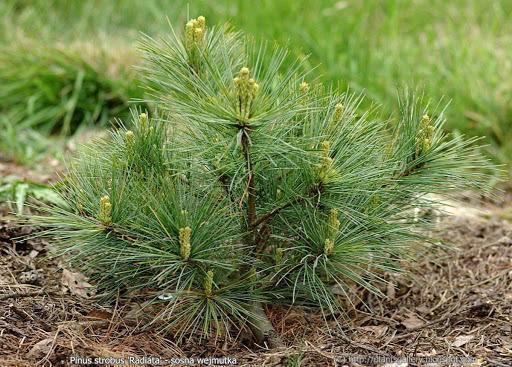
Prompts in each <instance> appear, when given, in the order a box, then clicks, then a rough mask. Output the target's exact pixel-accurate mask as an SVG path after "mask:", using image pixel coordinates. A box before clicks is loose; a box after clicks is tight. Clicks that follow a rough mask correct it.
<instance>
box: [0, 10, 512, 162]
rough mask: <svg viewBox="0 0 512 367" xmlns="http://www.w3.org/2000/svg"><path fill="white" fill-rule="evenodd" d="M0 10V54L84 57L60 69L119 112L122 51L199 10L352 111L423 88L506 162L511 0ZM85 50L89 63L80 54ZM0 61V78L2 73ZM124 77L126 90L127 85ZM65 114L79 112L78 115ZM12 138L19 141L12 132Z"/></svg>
mask: <svg viewBox="0 0 512 367" xmlns="http://www.w3.org/2000/svg"><path fill="white" fill-rule="evenodd" d="M0 12H1V13H2V24H1V36H0V38H1V42H2V47H3V48H6V47H7V48H9V49H10V52H23V53H24V52H26V50H20V43H22V44H23V43H25V42H27V41H28V40H31V39H36V40H37V41H38V42H40V43H44V44H45V45H48V52H51V53H53V52H54V49H53V48H54V47H64V48H65V49H68V48H74V49H75V50H76V48H78V49H81V50H84V49H85V50H89V51H88V52H78V53H75V55H74V57H75V61H74V62H73V61H71V62H70V65H76V64H77V63H78V62H84V61H85V62H89V63H90V64H91V65H92V66H93V67H94V68H95V70H96V72H97V76H96V77H95V78H93V81H92V82H93V83H94V85H97V86H98V88H105V86H104V84H102V81H103V80H104V79H105V78H109V79H110V81H109V83H107V84H108V85H110V87H112V86H113V87H112V88H113V89H114V90H116V91H119V90H120V91H121V98H120V100H121V101H122V103H121V105H123V104H124V103H125V102H124V100H125V98H127V97H133V96H135V97H137V92H136V91H134V90H127V88H126V86H125V84H124V83H125V82H126V80H127V78H126V74H125V73H124V72H119V70H124V68H125V67H128V68H129V66H130V65H133V64H137V63H139V61H138V59H137V58H136V57H135V56H134V55H133V51H131V50H133V48H134V47H133V46H134V43H135V42H136V41H137V40H138V39H139V37H140V34H139V32H144V33H148V34H150V35H154V34H158V33H163V32H165V31H166V29H168V22H167V19H166V17H169V19H173V22H175V23H176V24H182V23H183V21H184V20H185V19H186V18H187V13H188V12H189V13H190V14H191V15H197V14H199V13H201V14H204V15H205V16H206V17H207V18H208V20H209V22H210V24H213V23H222V22H225V21H227V22H230V23H231V24H233V25H234V26H236V28H237V29H240V30H242V31H246V32H248V33H250V34H254V35H256V37H257V38H261V39H276V40H278V41H279V42H281V43H289V44H290V46H291V49H292V50H294V52H295V53H296V54H299V55H302V54H304V55H306V54H307V55H310V57H309V61H308V63H306V64H305V65H306V66H305V67H307V68H311V69H313V68H315V67H316V66H318V67H316V68H315V69H314V71H313V74H314V75H315V76H318V77H319V78H320V79H319V80H320V81H322V82H332V81H335V82H340V83H341V84H342V85H341V87H342V88H343V87H347V86H348V87H350V88H351V89H352V90H355V91H360V90H365V91H366V94H367V95H369V96H370V99H368V100H367V101H366V104H363V105H362V108H365V107H367V105H368V104H369V103H378V104H381V105H383V107H384V114H386V113H387V114H391V113H392V111H394V110H396V105H395V103H396V90H397V87H399V86H404V85H407V86H410V87H414V88H419V89H422V90H424V91H425V94H426V95H427V96H428V97H430V98H432V99H434V100H435V99H438V98H441V97H445V98H446V101H451V106H450V108H449V109H448V111H447V117H448V127H449V128H451V129H455V130H458V131H461V132H463V133H465V134H469V135H485V136H486V139H487V142H488V143H490V147H489V152H490V153H491V154H492V155H493V156H494V157H495V158H496V160H498V161H499V162H502V163H509V162H510V161H511V159H512V146H510V144H507V141H509V140H510V139H511V138H512V129H511V125H512V123H511V119H512V103H511V100H512V80H511V79H510V75H512V2H510V1H507V0H501V1H500V0H497V1H492V2H487V1H479V0H453V1H443V0H387V1H379V0H352V1H351V0H346V1H332V0H331V1H328V0H309V1H272V0H261V1H258V4H257V5H256V4H255V3H254V2H251V1H244V0H219V1H203V0H199V1H165V0H146V1H138V0H119V1H110V0H93V1H79V0H68V1H66V0H34V1H21V0H5V1H3V2H2V3H1V4H0ZM178 20H179V22H178ZM13 48H14V51H13V50H12V49H13ZM91 50H93V51H94V52H93V55H95V56H96V57H93V58H91V57H88V56H90V55H91V52H90V51H91ZM4 55H5V50H4ZM98 55H101V57H100V58H98ZM77 58H78V59H79V60H76V59H77ZM3 59H4V60H2V61H0V72H1V71H2V70H3V71H4V72H5V69H6V68H8V67H9V65H8V63H9V61H8V60H7V64H6V61H5V57H4V58H3ZM81 59H85V60H81ZM91 60H93V61H91ZM98 60H99V61H98ZM98 63H99V64H103V65H107V66H108V67H98ZM6 65H7V66H6ZM85 69H86V70H87V68H85ZM75 70H76V68H73V67H71V68H70V69H69V70H66V71H65V72H66V73H70V75H71V77H70V78H69V80H70V82H69V84H70V85H71V87H69V86H68V89H69V88H71V89H73V86H75V85H76V79H77V76H76V75H77V73H76V71H75ZM2 74H3V72H2ZM19 74H20V75H23V73H22V72H21V70H20V73H19ZM1 77H3V76H2V75H0V78H1ZM131 77H132V79H128V80H130V81H132V80H133V84H134V85H136V84H137V83H136V81H135V80H134V79H135V78H136V76H134V75H132V76H131ZM45 82H46V81H43V83H45ZM48 83H49V84H52V83H53V81H51V80H49V81H48ZM50 86H51V85H50ZM22 87H25V86H22ZM6 88H8V83H7V86H6V83H0V96H4V95H6V94H8V91H7V90H6ZM26 88H28V87H26ZM77 93H78V94H80V93H81V91H79V92H77ZM26 94H27V95H29V94H30V93H29V92H27V93H26ZM71 96H72V93H71ZM69 99H70V98H68V99H65V98H63V99H62V104H64V105H65V106H67V107H68V108H67V109H66V108H63V109H62V108H61V110H63V111H69V105H70V102H69ZM29 100H30V99H29ZM9 101H10V100H9V99H7V102H9ZM7 102H5V103H7ZM13 103H14V102H13ZM16 103H19V102H16ZM98 104H99V105H100V108H104V109H108V108H110V107H111V106H110V105H108V104H106V105H104V104H101V103H100V102H97V101H92V102H90V101H88V103H87V104H83V106H80V108H84V109H86V108H91V109H94V108H97V106H98ZM53 107H54V106H53ZM114 107H115V113H117V112H121V113H122V112H123V111H125V110H124V109H123V108H119V104H115V105H114ZM0 108H1V109H2V110H4V109H5V108H6V106H5V104H3V103H0ZM30 112H32V113H35V112H34V111H28V112H27V113H30ZM72 112H73V113H77V114H79V115H80V116H84V115H85V114H84V113H83V112H82V111H79V108H78V109H75V110H73V111H72ZM63 114H64V117H63V118H62V119H63V121H62V122H64V121H65V118H66V113H65V112H63ZM107 115H108V114H104V116H107ZM3 116H5V114H3ZM2 120H5V118H3V119H2ZM78 120H79V119H78ZM9 122H10V123H11V124H12V119H9ZM89 122H90V121H89ZM100 122H101V121H100ZM2 123H3V124H6V123H7V122H5V121H3V122H2ZM55 123H56V122H55V121H53V122H51V124H52V125H53V124H55ZM45 125H46V126H48V124H45ZM22 126H23V128H24V130H25V125H22ZM11 129H12V126H11ZM2 130H3V129H2ZM11 135H12V133H11ZM22 135H23V136H26V135H27V134H26V132H25V134H17V136H22ZM3 145H5V144H2V147H1V148H2V149H4V147H3ZM18 150H19V149H18ZM14 153H16V152H14ZM18 154H19V152H18Z"/></svg>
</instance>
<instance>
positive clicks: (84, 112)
mask: <svg viewBox="0 0 512 367" xmlns="http://www.w3.org/2000/svg"><path fill="white" fill-rule="evenodd" d="M85 52H86V50H85V49H81V50H75V51H72V50H63V49H62V48H59V47H46V46H42V45H38V44H33V43H28V44H23V43H22V44H16V45H12V46H6V47H2V48H1V50H0V111H1V113H2V120H4V121H6V122H4V123H5V124H9V125H11V126H15V128H16V129H17V130H28V129H37V130H38V132H40V133H44V134H50V133H61V134H63V135H67V134H70V133H72V132H74V131H75V130H76V129H77V128H78V127H79V126H80V125H93V124H100V125H106V124H107V123H108V122H109V120H111V119H112V118H114V117H123V116H124V117H125V116H127V115H128V100H129V98H135V97H140V96H141V91H140V89H138V88H137V87H136V86H135V83H134V80H133V79H134V78H133V77H131V76H130V74H128V73H127V72H125V71H122V70H119V73H120V75H117V76H115V77H114V76H112V75H110V74H109V72H108V69H107V67H108V64H106V63H107V62H108V58H106V57H105V56H104V55H101V54H98V55H95V58H96V59H97V60H96V61H95V64H92V63H91V62H89V61H88V60H87V58H86V56H85V55H84V53H85Z"/></svg>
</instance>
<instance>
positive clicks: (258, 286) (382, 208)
mask: <svg viewBox="0 0 512 367" xmlns="http://www.w3.org/2000/svg"><path fill="white" fill-rule="evenodd" d="M141 51H142V53H143V55H144V57H145V60H146V63H145V67H144V70H142V71H141V72H143V73H144V75H145V76H146V80H147V85H146V88H147V92H148V95H149V96H150V97H149V99H150V101H149V102H150V103H151V104H152V105H154V106H155V109H154V111H152V112H151V115H149V114H148V113H147V112H144V113H140V111H135V110H134V111H133V116H132V121H128V122H125V124H124V125H122V127H121V128H120V129H117V130H115V131H113V132H112V133H111V136H110V137H109V138H107V139H102V140H95V141H93V142H91V143H89V144H88V145H87V146H86V147H84V148H83V149H82V152H81V154H80V155H79V156H78V157H77V158H76V159H74V160H73V162H71V164H70V167H69V174H68V175H67V176H66V177H65V178H64V179H63V180H62V182H61V183H60V184H59V185H58V186H57V187H56V189H57V190H58V192H59V193H60V195H61V196H62V198H63V199H64V200H65V201H66V202H67V206H65V207H64V206H60V207H57V206H52V207H46V208H44V210H43V211H44V213H43V214H42V215H39V216H34V217H32V220H33V222H34V223H37V224H38V225H41V226H43V227H45V228H47V229H46V230H45V231H43V232H42V234H43V235H49V236H51V237H52V238H55V239H56V241H57V243H58V249H59V251H58V252H57V253H58V254H59V255H66V256H68V258H69V259H70V261H71V262H72V263H73V264H74V265H76V266H78V267H80V268H81V269H82V271H84V272H86V273H87V274H89V275H91V276H92V277H94V279H95V282H96V284H97V285H98V288H99V290H100V291H101V293H102V294H104V295H105V296H106V297H110V298H111V299H113V298H115V297H116V296H117V295H118V294H119V292H124V293H125V294H126V293H128V294H142V295H144V296H146V297H147V298H148V299H150V300H151V301H152V302H153V303H154V304H156V305H157V306H158V310H159V313H158V315H157V316H156V317H155V321H154V322H153V323H151V324H150V325H148V326H155V327H156V326H157V325H158V326H160V327H163V328H165V329H166V330H167V331H169V332H172V333H174V335H176V336H177V337H178V338H179V339H181V338H183V337H186V336H191V335H195V336H199V337H211V336H214V335H217V336H218V335H227V336H230V335H231V336H234V335H238V332H239V331H240V329H251V330H252V331H253V333H254V335H255V337H256V339H257V341H258V342H264V341H265V342H267V343H268V344H269V345H277V344H279V343H280V340H279V336H278V335H277V333H276V332H275V331H274V329H273V328H272V325H271V324H270V322H269V321H268V320H267V319H266V316H265V312H264V307H265V305H269V304H286V305H296V306H304V307H318V308H319V309H321V310H322V312H323V313H324V314H325V315H326V316H327V315H331V316H335V317H337V318H338V320H342V318H340V317H339V316H340V315H342V314H343V310H342V307H341V304H342V301H343V297H341V296H340V295H339V293H340V292H341V293H343V292H347V293H348V292H350V289H352V288H353V287H351V285H353V284H356V285H358V286H360V287H363V288H365V289H367V290H369V291H371V292H373V293H375V294H381V291H380V289H379V287H378V283H379V282H380V281H381V280H382V274H383V272H388V271H397V270H398V269H399V268H400V260H401V259H403V258H408V257H410V255H411V254H412V251H411V245H412V244H428V243H432V242H433V239H431V238H429V237H428V235H427V234H428V231H425V230H424V229H425V228H426V227H428V225H429V224H428V222H427V221H426V220H423V219H422V218H417V217H416V218H415V216H414V212H415V209H418V208H432V207H435V206H436V202H435V201H434V200H432V199H431V197H429V199H427V196H426V195H427V194H438V195H439V194H440V195H450V193H454V192H457V191H460V190H465V189H468V188H472V187H478V186H481V185H482V182H483V180H484V179H485V177H484V176H483V175H482V174H481V173H479V172H480V171H479V168H482V167H484V166H485V165H486V164H487V163H486V161H485V160H482V159H481V158H480V156H479V155H478V154H477V153H475V149H474V142H475V140H462V139H461V138H459V137H457V138H452V137H450V136H449V135H447V134H446V133H445V132H444V131H443V128H442V127H443V123H444V117H443V116H444V114H443V111H444V110H443V109H440V108H439V107H438V106H432V105H431V104H429V103H426V102H425V101H424V100H423V98H421V97H417V96H415V95H414V94H413V93H409V92H406V93H403V94H401V95H400V98H399V105H400V109H399V113H398V114H397V115H398V117H397V118H396V119H394V120H393V121H391V122H389V121H387V120H383V119H382V118H378V117H376V116H378V115H377V114H375V113H373V112H372V111H368V112H366V113H361V112H360V111H361V107H360V104H361V101H362V99H363V96H361V95H355V94H352V93H350V92H343V93H340V92H338V91H336V90H333V89H332V88H326V87H323V86H322V85H321V84H320V83H313V82H311V81H310V83H311V84H309V83H308V75H307V74H305V73H303V72H301V70H304V65H303V60H295V61H290V59H291V56H290V55H289V54H288V53H287V52H286V51H285V50H283V49H282V48H280V47H278V46H276V47H269V46H266V45H264V44H263V45H261V44H256V43H254V42H252V41H250V40H249V39H248V38H246V37H244V36H243V35H241V34H239V33H236V32H233V31H231V30H229V29H227V28H226V27H221V28H215V27H211V28H210V27H209V28H207V27H206V24H205V19H204V17H198V18H197V19H193V20H191V21H189V22H188V23H187V24H186V26H185V29H184V31H183V34H182V35H178V34H175V33H174V32H173V34H172V36H171V37H170V38H167V39H163V40H154V39H151V38H149V37H145V38H144V40H143V41H142V42H141ZM334 289H336V291H334Z"/></svg>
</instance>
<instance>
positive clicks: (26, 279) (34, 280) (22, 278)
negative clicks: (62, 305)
mask: <svg viewBox="0 0 512 367" xmlns="http://www.w3.org/2000/svg"><path fill="white" fill-rule="evenodd" d="M18 281H19V282H20V283H22V284H32V285H41V284H42V283H43V281H44V277H43V274H42V273H40V272H39V271H38V270H29V271H24V272H23V273H21V274H20V275H19V276H18Z"/></svg>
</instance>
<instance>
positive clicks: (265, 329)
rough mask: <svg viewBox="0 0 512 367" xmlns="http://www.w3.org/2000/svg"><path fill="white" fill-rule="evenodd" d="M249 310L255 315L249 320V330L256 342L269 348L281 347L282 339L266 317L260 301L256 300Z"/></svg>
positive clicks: (282, 344)
mask: <svg viewBox="0 0 512 367" xmlns="http://www.w3.org/2000/svg"><path fill="white" fill-rule="evenodd" d="M251 311H252V312H253V313H254V315H255V317H254V319H253V320H252V322H251V330H252V333H253V335H254V339H255V341H256V344H258V345H260V346H262V347H265V346H266V347H267V348H269V349H275V348H280V347H283V346H284V343H283V340H282V339H281V337H280V336H279V334H278V333H277V331H276V330H275V329H274V327H273V326H272V323H271V322H270V321H269V319H268V318H267V315H266V314H265V311H264V310H263V305H262V304H261V303H260V302H256V303H254V304H253V307H252V309H251Z"/></svg>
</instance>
